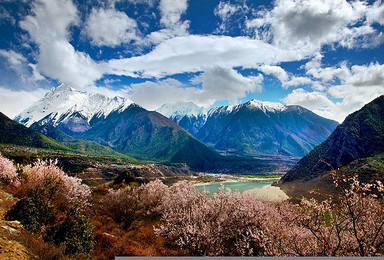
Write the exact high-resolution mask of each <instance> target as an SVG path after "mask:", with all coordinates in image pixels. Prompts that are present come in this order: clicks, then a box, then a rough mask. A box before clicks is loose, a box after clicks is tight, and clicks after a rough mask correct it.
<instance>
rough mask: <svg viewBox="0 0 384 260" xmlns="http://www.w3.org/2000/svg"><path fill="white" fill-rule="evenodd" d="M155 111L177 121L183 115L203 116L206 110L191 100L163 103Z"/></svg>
mask: <svg viewBox="0 0 384 260" xmlns="http://www.w3.org/2000/svg"><path fill="white" fill-rule="evenodd" d="M156 112H158V113H160V114H162V115H163V116H166V117H168V118H171V119H172V120H174V121H175V120H176V121H179V120H181V119H182V118H183V117H184V116H188V117H192V116H194V117H196V118H198V117H200V116H202V117H204V115H205V114H206V112H207V109H206V108H204V107H199V106H197V105H195V104H194V103H192V102H179V103H169V104H164V105H162V106H161V107H159V108H158V109H156Z"/></svg>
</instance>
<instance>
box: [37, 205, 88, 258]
mask: <svg viewBox="0 0 384 260" xmlns="http://www.w3.org/2000/svg"><path fill="white" fill-rule="evenodd" d="M43 238H44V240H45V241H49V242H53V243H55V244H56V245H57V246H59V245H62V246H64V248H65V250H64V251H65V254H85V255H89V254H90V252H91V251H92V248H93V245H94V244H95V239H94V235H93V226H92V224H91V222H90V221H89V219H88V218H87V216H85V215H82V214H80V213H79V212H78V211H70V212H69V213H68V214H67V215H64V216H61V217H60V219H59V220H58V221H57V222H56V223H55V224H54V225H52V226H51V227H49V228H48V229H47V231H46V233H45V234H44V236H43Z"/></svg>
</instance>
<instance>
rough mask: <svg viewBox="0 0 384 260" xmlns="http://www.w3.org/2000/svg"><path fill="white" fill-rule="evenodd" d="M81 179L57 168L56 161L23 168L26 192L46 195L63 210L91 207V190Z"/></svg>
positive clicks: (40, 162) (23, 181)
mask: <svg viewBox="0 0 384 260" xmlns="http://www.w3.org/2000/svg"><path fill="white" fill-rule="evenodd" d="M81 182H82V181H81V179H79V178H76V177H71V176H68V175H67V174H66V173H65V172H64V171H62V170H61V169H60V168H59V167H58V166H57V161H56V160H49V161H42V160H38V161H37V162H36V163H34V164H33V165H27V166H25V167H24V168H23V178H22V183H23V189H24V190H25V192H27V193H28V192H35V193H40V194H45V196H46V197H47V199H53V200H54V201H55V202H56V203H57V204H58V206H60V207H62V208H70V207H77V208H84V207H87V206H89V198H90V196H91V189H90V188H89V187H88V186H87V185H85V184H82V183H81Z"/></svg>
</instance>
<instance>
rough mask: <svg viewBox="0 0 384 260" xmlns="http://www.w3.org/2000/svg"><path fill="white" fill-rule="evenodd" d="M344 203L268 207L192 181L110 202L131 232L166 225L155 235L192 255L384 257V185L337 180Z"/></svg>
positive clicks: (111, 212)
mask: <svg viewBox="0 0 384 260" xmlns="http://www.w3.org/2000/svg"><path fill="white" fill-rule="evenodd" d="M334 179H335V184H336V185H338V186H339V187H340V196H339V197H337V198H336V200H331V199H328V200H325V201H322V202H318V201H316V200H308V199H303V200H302V202H301V203H300V204H293V203H290V202H287V201H286V202H267V201H260V200H259V199H257V198H256V197H255V196H253V195H251V194H240V193H239V192H232V191H230V190H229V189H224V188H222V189H221V190H220V192H219V193H218V194H213V195H212V196H209V194H207V193H206V192H198V191H196V189H195V187H194V186H193V185H191V184H188V183H179V184H175V185H173V186H172V187H167V186H165V185H163V184H162V183H161V182H160V181H156V182H150V183H148V184H147V185H143V186H140V187H138V188H133V187H127V188H125V189H121V190H117V191H113V190H111V191H110V192H109V194H107V195H106V197H105V198H104V200H102V208H103V210H104V214H107V215H108V216H110V217H111V218H112V219H114V220H115V221H116V222H118V223H122V224H123V226H124V228H128V227H129V226H130V225H131V224H132V223H133V222H134V221H135V220H145V219H148V218H152V219H160V220H161V221H160V223H161V224H160V225H157V227H156V228H155V232H156V234H158V235H161V236H164V237H166V238H169V239H170V240H172V241H175V242H176V243H177V245H179V246H180V248H181V249H184V250H187V251H188V253H187V254H188V255H211V256H217V255H233V256H378V255H383V254H384V248H383V245H384V232H383V226H384V203H383V192H384V186H383V185H382V183H381V182H379V181H378V182H375V183H371V184H361V183H360V182H359V181H358V180H357V177H347V176H343V175H337V174H336V173H335V172H334Z"/></svg>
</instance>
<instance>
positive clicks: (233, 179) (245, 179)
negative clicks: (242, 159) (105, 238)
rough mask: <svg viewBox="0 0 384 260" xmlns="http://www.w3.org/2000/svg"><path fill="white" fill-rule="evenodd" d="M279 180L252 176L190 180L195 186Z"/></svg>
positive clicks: (277, 179)
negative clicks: (202, 180)
mask: <svg viewBox="0 0 384 260" xmlns="http://www.w3.org/2000/svg"><path fill="white" fill-rule="evenodd" d="M269 180H271V181H276V182H277V181H279V180H280V177H279V178H250V177H229V178H218V179H216V180H213V181H208V182H199V181H198V180H196V181H194V180H193V181H190V182H191V183H192V184H193V185H195V186H203V185H210V184H215V183H228V182H249V181H269Z"/></svg>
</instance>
